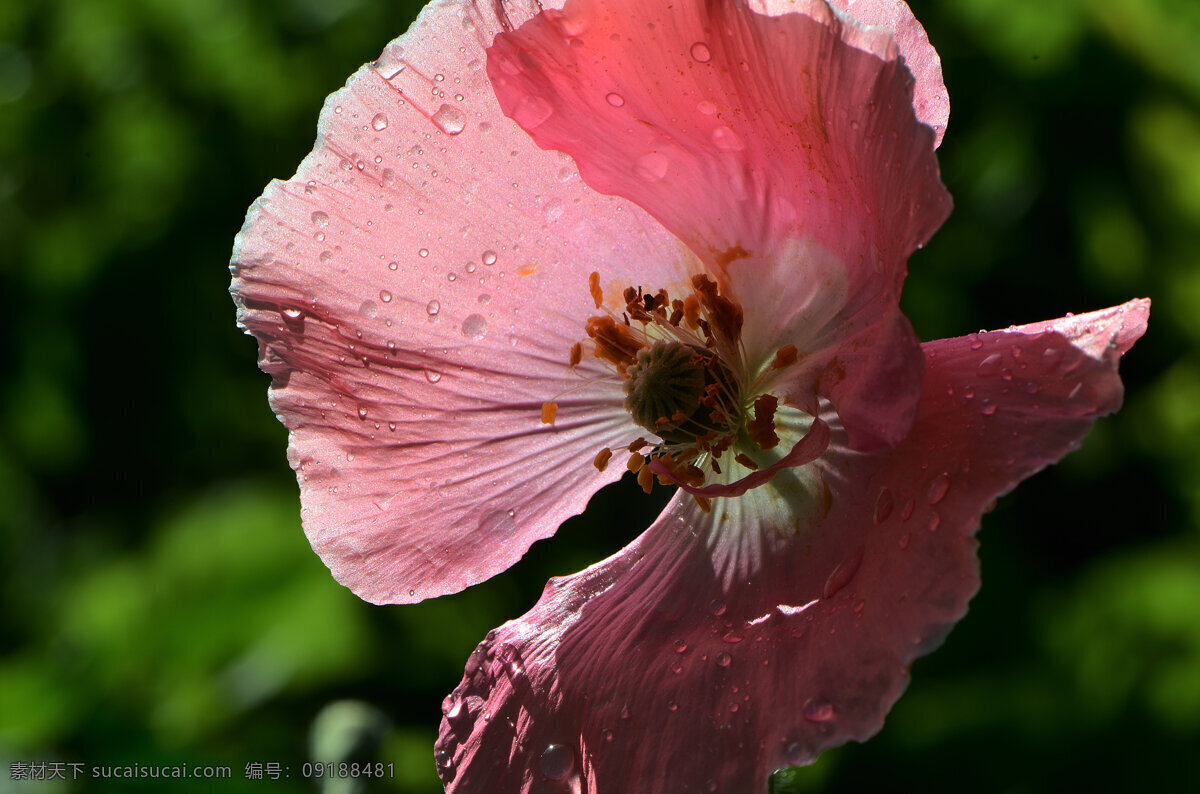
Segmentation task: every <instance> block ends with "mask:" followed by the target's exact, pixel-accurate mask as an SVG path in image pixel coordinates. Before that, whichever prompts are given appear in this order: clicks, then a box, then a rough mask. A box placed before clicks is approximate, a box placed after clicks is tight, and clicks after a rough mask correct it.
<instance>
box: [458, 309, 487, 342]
mask: <svg viewBox="0 0 1200 794" xmlns="http://www.w3.org/2000/svg"><path fill="white" fill-rule="evenodd" d="M462 334H463V336H465V337H466V338H467V339H472V340H479V339H483V337H484V336H486V335H487V320H485V319H483V315H482V314H471V315H468V316H467V319H465V320H463V324H462Z"/></svg>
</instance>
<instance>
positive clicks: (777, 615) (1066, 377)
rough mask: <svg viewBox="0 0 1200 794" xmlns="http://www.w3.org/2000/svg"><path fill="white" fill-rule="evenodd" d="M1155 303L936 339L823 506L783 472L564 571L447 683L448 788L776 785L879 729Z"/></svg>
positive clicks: (833, 457)
mask: <svg viewBox="0 0 1200 794" xmlns="http://www.w3.org/2000/svg"><path fill="white" fill-rule="evenodd" d="M1147 310H1148V304H1147V303H1146V302H1144V301H1141V302H1132V303H1129V304H1126V305H1125V306H1123V307H1118V308H1117V309H1114V310H1109V311H1108V312H1098V313H1095V314H1092V315H1085V316H1084V317H1081V318H1074V319H1068V320H1061V321H1055V322H1053V323H1051V324H1049V325H1043V326H1029V327H1025V328H1015V329H1010V330H1008V331H1000V332H994V333H986V334H979V335H972V336H971V337H964V338H961V339H951V340H943V341H940V342H933V343H930V344H927V345H925V346H924V350H925V353H926V365H927V366H926V369H925V380H924V392H923V394H924V397H923V399H922V403H921V409H920V413H919V415H918V417H917V420H916V423H915V424H914V427H913V432H912V435H911V436H910V437H909V438H908V439H906V440H905V441H904V442H903V443H901V444H900V445H898V446H897V447H895V448H885V449H880V450H877V451H876V452H873V453H869V454H864V453H857V452H852V451H849V450H847V449H845V448H844V446H843V447H842V448H843V450H844V451H843V452H841V453H840V454H838V453H834V452H831V454H830V456H829V459H828V460H823V461H821V462H819V463H817V464H814V465H819V466H823V467H824V474H823V476H824V478H825V480H826V483H827V484H828V486H829V489H830V492H831V504H830V507H829V511H828V513H827V514H826V515H825V517H824V519H823V520H822V521H819V522H817V523H815V524H811V525H808V526H803V527H799V526H793V525H791V524H790V523H789V522H788V517H789V515H790V511H789V510H788V509H786V507H783V506H779V505H777V504H775V503H773V502H770V501H767V502H763V503H761V504H758V505H756V504H755V502H754V501H753V499H754V497H755V496H756V495H757V494H760V493H763V492H765V491H766V490H767V489H768V488H771V487H773V483H772V485H768V486H764V487H763V488H761V489H756V490H754V491H751V492H750V494H749V495H747V496H746V497H742V499H741V500H718V501H717V502H715V503H714V506H715V505H720V504H723V503H725V502H729V503H730V504H736V503H738V502H739V501H740V502H741V503H742V504H743V505H745V507H744V508H743V509H742V513H741V520H739V521H738V522H736V523H735V522H731V521H726V520H723V518H722V515H721V513H720V512H719V511H717V510H716V509H714V511H713V513H712V514H710V515H708V516H705V515H703V514H701V513H699V511H698V509H695V508H694V507H692V506H691V505H690V504H688V502H687V501H686V500H684V499H681V498H678V497H677V498H676V499H675V500H674V501H673V502H672V504H671V505H670V506H669V507H668V510H667V511H666V512H665V513H664V515H663V516H662V517H661V518H660V519H659V521H658V522H657V523H656V524H655V525H654V526H653V527H651V529H650V530H649V531H647V532H646V533H645V534H644V535H643V536H642V537H640V538H638V539H637V540H636V541H635V542H634V543H633V544H631V545H630V546H629V547H627V548H626V549H625V550H623V551H621V552H620V553H618V554H617V555H615V556H614V557H612V558H610V559H608V560H606V561H604V562H602V563H600V564H598V565H596V566H594V567H592V568H590V569H588V570H587V571H584V572H582V573H580V574H577V575H575V576H573V577H569V578H566V579H561V580H553V581H551V583H550V584H549V585H548V586H547V588H546V591H545V593H544V594H543V596H542V599H541V600H540V601H539V603H538V604H537V606H535V607H534V609H533V610H532V611H531V612H530V613H528V614H527V615H526V616H524V617H523V618H521V619H519V620H516V621H513V622H510V623H508V624H506V625H504V626H502V627H501V628H500V629H498V630H496V631H495V632H492V633H491V634H489V636H488V639H487V640H485V641H484V642H483V643H482V644H481V645H480V646H479V648H478V649H477V650H476V651H475V652H474V653H473V654H472V656H471V659H470V661H469V663H468V666H467V670H466V675H465V676H464V678H463V681H462V683H461V684H460V686H459V687H458V688H457V689H456V690H455V692H454V693H453V694H452V695H450V696H449V697H448V698H447V699H446V702H445V704H444V711H445V719H444V720H443V722H442V729H441V736H440V738H439V742H438V760H439V768H440V770H441V773H442V777H443V779H444V780H445V781H446V784H447V791H448V792H451V793H452V794H464V793H465V792H470V793H471V794H484V793H485V792H496V793H497V794H499V793H500V792H505V793H508V792H540V791H552V790H557V789H556V788H554V787H553V786H552V785H551V784H552V783H554V782H557V783H560V784H561V785H562V789H563V790H569V791H575V792H593V793H595V792H600V793H601V794H604V793H606V792H618V791H621V792H623V791H701V792H703V791H737V792H743V791H745V792H763V791H765V790H766V788H765V786H766V778H767V776H768V775H769V773H770V772H771V771H772V770H773V769H775V768H777V767H780V766H784V765H787V764H797V763H804V762H807V761H810V760H812V759H813V758H814V757H815V756H816V755H817V754H818V753H819V752H820V751H821V750H823V749H825V748H828V747H831V746H834V745H837V744H840V743H843V742H845V741H848V740H852V739H853V740H863V739H866V738H867V737H869V736H871V735H872V734H874V733H875V732H876V731H877V730H878V729H879V727H880V726H881V725H882V721H883V718H884V716H885V714H886V713H887V711H888V709H889V708H890V707H891V705H892V703H893V702H894V701H895V700H896V698H897V697H899V695H900V694H901V692H902V691H903V689H904V687H905V685H906V683H907V678H908V666H909V664H910V663H911V662H912V661H913V659H915V658H916V657H918V656H920V655H922V654H924V653H926V652H928V651H929V650H931V649H932V648H933V647H935V646H936V645H937V644H938V643H940V641H941V639H942V638H943V637H944V635H945V633H946V632H947V631H948V630H949V628H950V626H952V625H953V624H954V622H956V621H957V620H958V619H959V618H960V617H961V616H962V615H963V614H964V612H965V610H966V605H967V601H968V600H969V599H970V597H971V596H972V594H973V593H974V592H975V590H976V589H977V585H978V570H977V561H976V556H975V547H976V542H975V540H974V537H973V535H974V531H975V529H976V528H977V526H978V523H979V518H980V515H981V514H982V512H983V511H984V510H985V509H986V505H987V504H988V503H989V502H990V501H991V500H992V499H994V498H995V497H996V496H997V495H998V494H1001V493H1003V492H1005V491H1007V490H1009V489H1010V488H1012V487H1013V485H1015V484H1016V483H1017V482H1018V481H1020V480H1021V479H1023V478H1025V477H1027V476H1029V475H1030V474H1032V473H1033V472H1035V471H1037V470H1038V469H1040V468H1042V467H1043V466H1045V465H1047V464H1048V463H1051V462H1053V461H1055V460H1057V459H1058V458H1059V457H1061V456H1062V455H1064V454H1065V453H1066V452H1068V451H1070V450H1071V449H1072V448H1074V447H1075V446H1076V445H1078V443H1079V441H1080V439H1081V438H1082V437H1083V435H1084V434H1085V433H1086V432H1087V429H1088V428H1089V427H1090V426H1091V424H1092V422H1093V421H1095V419H1096V418H1097V417H1098V416H1100V415H1102V414H1105V413H1108V412H1111V411H1113V410H1116V408H1117V407H1118V406H1119V404H1120V400H1121V385H1120V379H1119V377H1118V376H1117V372H1116V365H1117V359H1118V357H1119V354H1120V353H1121V352H1122V351H1123V350H1124V349H1126V348H1127V347H1128V345H1129V344H1131V343H1132V342H1133V340H1135V339H1136V338H1137V337H1138V336H1139V335H1140V333H1141V332H1142V331H1143V330H1144V328H1145V319H1146V312H1147ZM996 356H999V359H998V360H997V359H995V358H994V357H996ZM990 406H994V410H993V408H992V407H990ZM838 446H839V440H838V439H837V438H835V440H834V444H833V445H832V446H831V450H833V449H835V448H836V447H838ZM780 493H782V491H780ZM756 511H757V513H756ZM801 511H802V506H801ZM747 534H758V535H759V537H760V541H761V543H762V546H763V548H764V549H765V550H766V554H765V556H763V558H762V560H761V565H760V566H759V567H758V568H757V569H756V570H753V571H751V572H748V573H747V574H746V575H745V576H744V577H742V578H739V579H737V580H733V581H729V580H727V579H725V578H724V577H722V576H721V575H719V573H718V571H717V570H716V569H715V567H714V564H713V560H714V559H715V558H716V557H717V556H718V552H719V547H721V546H727V545H736V544H743V543H746V542H747V540H746V537H745V536H746V535H747Z"/></svg>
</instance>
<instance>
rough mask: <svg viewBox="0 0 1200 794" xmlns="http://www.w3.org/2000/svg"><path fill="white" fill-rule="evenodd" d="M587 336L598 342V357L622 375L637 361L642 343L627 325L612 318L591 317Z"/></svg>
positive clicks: (588, 322)
mask: <svg viewBox="0 0 1200 794" xmlns="http://www.w3.org/2000/svg"><path fill="white" fill-rule="evenodd" d="M587 335H588V336H590V337H591V338H592V339H593V340H594V341H595V342H596V356H597V357H598V358H602V359H604V360H605V361H607V362H608V363H610V364H612V365H613V366H615V367H616V368H617V372H620V373H621V374H622V375H624V374H625V371H626V370H627V369H628V368H629V367H630V366H632V365H633V363H634V362H635V361H637V353H638V351H639V350H641V349H642V342H641V340H639V339H638V338H637V336H636V335H635V334H634V333H633V331H632V330H631V329H630V328H629V326H626V325H617V322H616V320H614V319H613V318H611V317H608V316H605V317H589V318H588V321H587Z"/></svg>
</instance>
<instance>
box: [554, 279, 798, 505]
mask: <svg viewBox="0 0 1200 794" xmlns="http://www.w3.org/2000/svg"><path fill="white" fill-rule="evenodd" d="M589 283H590V287H591V293H592V298H593V299H594V301H595V304H596V308H597V309H603V307H604V295H603V292H602V291H601V288H600V277H599V274H597V273H592V275H591V277H590V279H589ZM692 287H693V291H692V292H691V293H690V294H688V295H687V296H686V297H685V298H683V299H682V300H680V299H674V300H673V299H672V298H671V297H670V295H669V294H668V293H667V291H666V290H658V291H657V292H655V293H653V294H651V293H648V292H644V291H643V290H642V288H641V287H637V288H634V287H627V288H626V289H625V290H624V292H623V298H624V301H625V305H624V307H623V310H622V311H621V312H620V314H619V315H617V314H616V313H614V312H612V311H610V310H605V313H604V314H600V315H597V316H593V317H589V318H588V320H587V324H586V329H587V335H588V337H589V339H590V341H591V344H592V346H593V352H594V354H595V356H596V357H597V358H599V359H601V360H602V361H604V362H606V363H608V364H609V365H610V366H611V367H612V368H613V369H614V370H615V375H616V377H617V378H619V379H620V381H621V384H622V388H623V389H624V391H625V395H626V396H625V408H626V410H628V411H629V414H630V417H631V418H632V419H633V421H634V422H635V423H637V425H638V426H639V427H642V428H644V429H646V430H648V431H650V432H651V433H653V434H654V435H656V436H657V437H658V440H657V441H647V440H646V439H645V438H639V439H638V440H637V441H635V442H633V443H632V444H630V445H629V447H628V451H629V453H630V457H629V461H628V463H627V466H628V468H629V470H630V471H632V472H635V473H636V474H637V475H638V483H639V484H640V485H641V486H642V488H643V489H644V490H645V491H647V492H649V491H650V490H651V488H652V487H653V484H654V481H655V479H657V480H658V482H659V483H660V484H663V485H666V484H669V483H673V484H677V485H680V486H683V487H684V488H685V489H687V490H688V491H689V492H690V493H692V495H693V496H695V497H696V501H697V502H699V503H700V506H701V507H703V508H704V509H706V510H707V509H708V507H709V499H708V498H707V496H706V495H702V494H698V493H696V491H697V490H698V489H701V488H704V486H705V479H706V478H707V477H708V476H709V474H715V475H721V474H722V463H721V461H722V459H723V458H724V457H725V455H726V453H727V452H728V451H729V450H730V449H731V448H733V454H732V456H731V457H732V458H733V460H734V461H736V462H737V463H738V464H740V465H741V466H742V467H743V468H744V469H746V470H748V471H750V472H755V475H754V484H746V479H747V478H743V479H742V480H741V481H739V482H738V483H733V484H731V485H729V486H723V485H715V486H711V487H708V488H705V491H706V494H711V495H714V496H737V495H740V494H741V493H744V492H745V491H746V490H748V489H749V488H750V487H756V485H757V484H761V483H762V482H766V481H767V480H769V479H770V477H771V476H772V475H773V472H774V471H775V470H776V469H777V467H778V466H780V465H783V464H782V463H780V462H778V461H776V462H775V463H774V464H772V465H769V466H768V468H769V469H770V471H765V470H764V471H757V470H758V469H759V467H760V462H759V461H756V460H754V457H752V456H757V453H760V452H765V451H766V450H770V449H772V448H774V447H775V446H776V445H777V444H778V443H779V437H778V436H777V435H776V432H775V430H776V427H775V411H776V409H777V407H778V405H779V400H778V398H776V397H775V396H774V395H772V394H769V393H767V392H768V389H769V386H770V383H771V381H772V380H773V378H772V377H771V375H772V373H773V372H774V371H776V370H779V369H783V368H784V367H787V366H791V365H792V364H794V363H795V362H796V360H797V353H796V349H795V347H793V346H791V345H788V346H786V347H784V348H782V349H781V350H778V351H776V353H775V357H774V359H773V360H772V361H771V362H770V363H769V364H766V365H762V366H760V367H759V368H758V369H759V370H760V371H757V372H751V371H750V369H749V367H748V365H747V363H746V361H745V356H744V351H743V349H742V344H741V332H742V318H743V313H742V308H741V307H740V306H739V305H737V304H736V303H734V302H733V301H731V300H730V299H729V298H727V297H725V296H724V295H721V293H720V289H719V288H718V286H717V284H716V282H714V281H713V280H712V279H710V278H709V277H708V276H706V275H699V276H695V277H693V279H692ZM582 359H583V343H576V344H575V345H574V346H573V347H572V348H571V356H570V365H571V366H572V367H574V366H575V365H577V364H579V363H580V361H582ZM556 407H557V406H556V405H555V404H554V403H546V405H544V406H543V409H542V420H543V421H544V422H553V420H554V416H555V413H556V411H555V409H556ZM647 447H649V449H648V450H647ZM612 456H613V450H611V449H609V448H604V449H602V450H600V453H599V454H598V455H597V456H596V459H595V461H594V463H595V465H596V467H597V468H598V469H600V470H601V471H603V470H604V469H605V468H606V467H607V466H608V463H609V460H610V459H611V458H612ZM776 457H777V456H776ZM764 463H765V462H764ZM726 465H728V463H727V464H726ZM787 465H794V464H791V463H788V464H787ZM717 491H719V493H718V492H717Z"/></svg>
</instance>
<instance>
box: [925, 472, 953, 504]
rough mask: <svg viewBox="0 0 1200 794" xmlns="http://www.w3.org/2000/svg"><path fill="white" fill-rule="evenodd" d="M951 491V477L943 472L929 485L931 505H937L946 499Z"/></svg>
mask: <svg viewBox="0 0 1200 794" xmlns="http://www.w3.org/2000/svg"><path fill="white" fill-rule="evenodd" d="M949 491H950V475H949V474H946V473H945V472H942V473H941V474H939V475H938V476H936V477H934V478H933V482H931V483H930V484H929V504H931V505H935V504H937V503H938V502H940V501H942V500H943V499H945V498H946V494H947V493H948V492H949Z"/></svg>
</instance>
